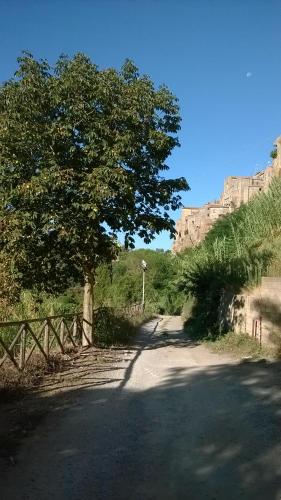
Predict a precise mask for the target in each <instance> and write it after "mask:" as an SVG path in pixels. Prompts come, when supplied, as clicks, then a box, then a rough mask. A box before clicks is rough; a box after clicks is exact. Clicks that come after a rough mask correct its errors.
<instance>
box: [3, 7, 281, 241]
mask: <svg viewBox="0 0 281 500" xmlns="http://www.w3.org/2000/svg"><path fill="white" fill-rule="evenodd" d="M0 7H1V17H0V51H1V65H0V80H1V81H3V80H6V79H8V78H9V77H10V76H11V75H12V74H13V73H14V71H15V69H16V58H17V56H18V55H19V54H20V52H21V51H22V50H23V49H26V50H29V51H31V52H32V53H33V54H34V55H35V56H36V57H42V58H47V59H48V60H49V61H50V62H51V63H53V62H55V60H56V59H57V58H58V56H59V55H60V54H61V53H66V54H68V55H70V56H72V55H73V54H74V53H75V52H77V51H80V52H81V51H82V52H85V53H86V54H87V55H89V56H90V57H91V58H92V60H93V61H94V62H95V63H96V64H98V65H99V66H100V67H102V68H103V67H107V66H114V67H120V65H121V64H122V62H123V61H124V59H125V58H127V57H129V58H131V59H133V60H134V61H135V63H136V64H137V66H138V67H139V68H140V70H141V72H144V73H147V74H149V75H150V76H151V78H152V79H153V80H154V81H155V83H156V84H161V83H165V84H167V85H168V87H169V88H170V89H171V90H172V91H173V92H174V94H175V95H176V96H177V97H178V98H179V103H180V107H181V116H182V128H181V132H180V136H179V137H180V142H181V148H180V149H177V150H176V151H174V153H173V155H172V156H171V158H170V161H169V164H170V167H171V170H170V175H171V177H177V176H182V175H183V176H185V177H186V178H187V180H188V182H189V184H190V187H191V191H189V192H188V193H184V194H183V203H184V205H187V206H190V205H194V206H197V205H201V204H203V203H205V202H207V201H210V200H213V199H215V198H218V197H219V195H220V193H221V191H222V188H223V180H224V177H226V176H227V175H250V174H253V173H254V172H255V171H257V170H259V169H261V168H263V167H265V166H266V165H267V162H268V160H269V153H270V151H271V149H272V142H273V140H274V139H275V138H276V137H277V136H278V135H280V134H281V106H280V89H281V64H280V54H281V0H130V1H129V0H103V1H102V0H91V1H90V0H75V1H74V0H64V1H59V0H37V1H35V0H34V1H32V0H25V1H23V0H7V1H5V0H0ZM177 216H178V213H175V214H174V217H175V218H177ZM137 245H138V246H143V245H142V244H141V242H139V241H138V242H137ZM170 245H171V241H170V239H169V236H168V235H167V234H164V233H163V234H162V235H160V236H159V237H157V238H156V240H155V241H154V242H153V244H152V245H151V247H152V248H156V247H158V248H160V247H162V248H169V247H170Z"/></svg>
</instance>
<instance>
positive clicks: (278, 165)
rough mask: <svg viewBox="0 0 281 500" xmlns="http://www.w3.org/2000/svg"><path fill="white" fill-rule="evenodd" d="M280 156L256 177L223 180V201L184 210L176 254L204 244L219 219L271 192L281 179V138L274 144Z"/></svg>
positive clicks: (180, 222)
mask: <svg viewBox="0 0 281 500" xmlns="http://www.w3.org/2000/svg"><path fill="white" fill-rule="evenodd" d="M275 145H276V148H277V156H276V158H275V159H274V160H273V162H272V165H270V166H269V167H267V168H265V169H264V170H262V171H261V172H257V173H256V174H255V175H253V176H229V177H226V179H225V181H224V189H223V192H222V195H221V197H220V200H218V201H215V202H209V203H206V204H205V205H203V206H202V207H185V208H183V209H182V213H181V216H180V218H179V220H178V221H177V222H176V231H177V236H176V240H175V242H174V244H173V248H172V250H173V252H175V253H176V252H181V251H182V250H184V249H185V248H190V247H193V246H195V245H197V244H198V243H200V241H202V240H203V239H204V237H205V236H206V234H207V232H208V231H209V230H210V229H211V227H212V226H213V224H214V223H215V221H216V220H217V219H218V218H219V217H223V216H224V215H226V214H227V213H230V212H232V211H233V210H235V209H236V208H238V207H240V205H242V203H248V201H250V200H251V198H253V196H256V195H257V194H259V193H261V192H265V191H267V190H268V187H269V185H270V183H271V181H272V179H273V177H281V136H280V137H278V138H277V139H276V141H275Z"/></svg>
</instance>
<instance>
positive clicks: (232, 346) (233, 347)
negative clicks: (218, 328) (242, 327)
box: [204, 332, 273, 359]
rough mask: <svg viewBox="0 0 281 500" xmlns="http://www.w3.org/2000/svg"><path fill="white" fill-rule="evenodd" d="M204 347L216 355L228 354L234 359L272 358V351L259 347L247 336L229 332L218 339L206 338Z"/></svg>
mask: <svg viewBox="0 0 281 500" xmlns="http://www.w3.org/2000/svg"><path fill="white" fill-rule="evenodd" d="M204 342H205V343H206V345H207V346H208V347H209V348H210V349H211V350H212V351H213V352H216V353H219V354H220V353H229V354H231V355H232V356H234V357H236V358H239V359H240V358H250V359H263V358H270V357H273V349H271V348H269V347H264V346H262V347H261V346H260V345H259V344H258V342H257V341H256V340H255V339H252V338H251V337H249V336H248V335H245V334H238V333H233V332H229V333H227V334H225V335H220V336H219V337H211V338H206V339H205V340H204Z"/></svg>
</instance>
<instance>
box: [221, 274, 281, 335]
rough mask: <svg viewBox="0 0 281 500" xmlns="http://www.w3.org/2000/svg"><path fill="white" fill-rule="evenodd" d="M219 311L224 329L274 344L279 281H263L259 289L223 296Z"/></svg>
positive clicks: (279, 315) (279, 320) (279, 329)
mask: <svg viewBox="0 0 281 500" xmlns="http://www.w3.org/2000/svg"><path fill="white" fill-rule="evenodd" d="M219 312H220V323H221V326H222V328H223V329H225V328H226V329H228V330H231V331H234V332H235V333H245V334H248V335H251V336H254V337H256V338H257V339H258V340H259V341H260V342H261V343H265V344H274V343H275V341H276V339H277V338H278V336H279V337H281V278H262V281H261V285H260V286H259V287H257V288H255V289H253V290H245V291H244V292H243V293H241V294H239V295H232V294H230V293H225V294H224V296H223V297H222V299H221V304H220V311H219Z"/></svg>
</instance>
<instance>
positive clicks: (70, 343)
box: [0, 304, 142, 371]
mask: <svg viewBox="0 0 281 500" xmlns="http://www.w3.org/2000/svg"><path fill="white" fill-rule="evenodd" d="M107 309H108V308H99V309H96V310H95V313H100V314H103V312H105V311H106V310H107ZM115 312H116V313H117V314H119V315H125V316H135V315H137V314H140V313H141V312H142V306H141V305H140V304H134V305H132V306H129V307H127V308H123V309H116V310H115ZM85 321H86V320H85V319H84V318H83V313H82V312H79V313H75V314H64V315H57V316H48V317H44V318H34V319H26V320H20V321H5V322H0V368H1V367H2V366H3V365H4V363H5V362H7V361H10V362H12V363H13V365H14V366H15V367H16V368H17V369H18V370H19V371H22V370H24V368H25V367H26V365H27V363H28V362H29V360H30V359H31V357H32V355H33V354H34V353H35V352H36V353H38V352H39V353H41V354H42V356H44V358H45V359H46V361H47V360H48V359H49V357H50V353H51V351H52V352H54V351H59V352H61V353H65V351H66V349H67V348H69V347H79V346H81V345H82V338H83V337H84V338H86V340H87V342H88V344H90V342H89V339H87V337H86V334H85V330H84V328H83V324H84V323H85Z"/></svg>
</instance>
